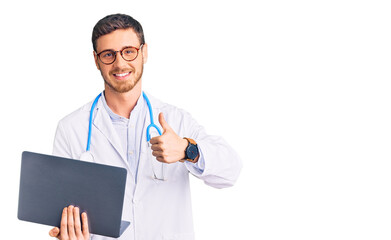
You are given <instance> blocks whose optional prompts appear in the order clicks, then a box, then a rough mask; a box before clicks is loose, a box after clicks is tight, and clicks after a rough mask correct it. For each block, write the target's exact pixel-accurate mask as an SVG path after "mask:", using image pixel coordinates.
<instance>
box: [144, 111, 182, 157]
mask: <svg viewBox="0 0 391 240" xmlns="http://www.w3.org/2000/svg"><path fill="white" fill-rule="evenodd" d="M159 123H160V125H161V126H162V128H163V133H162V135H161V136H157V137H153V138H151V140H150V141H149V142H150V143H151V144H152V146H151V148H152V155H153V156H155V157H156V160H158V161H159V162H164V163H174V162H177V161H179V160H183V159H184V158H185V150H186V147H187V145H188V142H187V140H186V139H183V138H181V137H179V136H178V135H177V134H176V133H175V132H174V130H173V129H172V128H171V127H170V125H168V123H167V122H166V120H165V119H164V116H163V113H160V114H159Z"/></svg>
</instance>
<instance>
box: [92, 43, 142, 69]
mask: <svg viewBox="0 0 391 240" xmlns="http://www.w3.org/2000/svg"><path fill="white" fill-rule="evenodd" d="M143 45H144V44H141V45H140V47H139V48H136V47H131V46H128V47H124V48H123V49H122V50H120V51H114V50H110V49H109V50H103V51H102V52H100V53H98V54H96V55H97V56H98V58H99V60H100V61H101V62H102V63H103V64H106V65H109V64H112V63H113V62H115V59H116V58H117V52H119V53H121V56H122V58H123V59H124V60H125V61H128V62H131V61H133V60H134V59H136V58H137V56H138V52H139V50H140V49H141V48H142V47H143Z"/></svg>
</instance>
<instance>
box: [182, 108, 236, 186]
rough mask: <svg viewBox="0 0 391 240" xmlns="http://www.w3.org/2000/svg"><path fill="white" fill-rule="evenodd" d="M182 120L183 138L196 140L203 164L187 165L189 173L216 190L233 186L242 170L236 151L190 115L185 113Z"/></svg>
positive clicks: (200, 160) (200, 161)
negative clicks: (208, 132)
mask: <svg viewBox="0 0 391 240" xmlns="http://www.w3.org/2000/svg"><path fill="white" fill-rule="evenodd" d="M181 118H182V121H181V122H182V126H181V128H182V130H183V131H181V132H182V135H183V136H182V137H189V138H192V139H194V140H195V141H196V142H197V145H198V149H199V152H200V158H199V160H198V161H199V163H201V164H199V165H195V164H193V163H189V162H186V163H185V164H186V167H187V169H188V170H189V172H190V173H192V174H193V175H194V176H196V177H197V178H199V179H201V180H203V181H204V182H205V184H207V185H209V186H212V187H215V188H225V187H231V186H233V185H234V184H235V182H236V180H237V179H238V177H239V174H240V171H241V168H242V161H241V159H240V157H239V156H238V154H237V153H236V152H235V150H234V149H233V148H232V147H231V146H229V145H228V143H227V142H226V141H225V140H224V139H223V138H222V137H219V136H212V135H208V134H207V133H206V132H205V129H204V128H203V127H202V126H200V125H199V124H198V123H197V122H196V121H195V120H194V119H193V118H192V117H191V115H190V114H189V113H186V112H184V113H183V115H182V117H181ZM200 170H201V171H200Z"/></svg>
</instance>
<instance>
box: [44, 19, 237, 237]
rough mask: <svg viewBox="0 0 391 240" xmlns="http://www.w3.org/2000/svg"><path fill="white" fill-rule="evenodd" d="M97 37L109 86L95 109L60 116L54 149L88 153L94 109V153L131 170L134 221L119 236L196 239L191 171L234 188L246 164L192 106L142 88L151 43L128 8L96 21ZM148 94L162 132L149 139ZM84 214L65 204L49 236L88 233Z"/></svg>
mask: <svg viewBox="0 0 391 240" xmlns="http://www.w3.org/2000/svg"><path fill="white" fill-rule="evenodd" d="M92 43H93V48H94V52H93V54H94V59H95V64H96V67H97V68H98V70H99V71H100V72H101V75H102V77H103V80H104V86H105V87H104V92H103V93H102V95H101V97H100V98H99V99H98V101H97V104H96V107H95V108H94V109H92V110H91V106H92V104H93V103H92V102H90V103H88V104H86V105H84V106H83V107H82V108H80V109H78V110H77V111H75V112H73V113H71V114H70V115H68V116H66V117H65V118H64V119H62V120H61V121H60V122H59V124H58V128H57V132H56V136H55V140H54V150H53V154H54V155H58V156H63V157H69V158H74V159H79V158H82V160H84V159H83V157H81V156H83V154H84V152H85V149H86V146H87V137H88V132H89V116H90V111H93V120H92V129H91V142H90V144H91V145H90V151H89V152H90V153H91V154H92V155H93V158H91V160H93V161H94V162H97V163H102V164H110V165H114V166H119V167H123V168H126V169H127V170H128V177H127V183H126V190H125V197H124V206H123V219H124V220H125V221H129V222H130V223H131V225H130V226H129V227H128V229H127V230H126V231H125V232H124V233H123V235H122V236H121V237H120V238H119V239H126V240H132V239H135V240H139V239H143V240H156V239H181V240H187V239H194V233H193V221H192V212H191V198H190V187H189V173H191V174H192V175H194V176H196V177H198V178H199V179H201V180H203V181H204V182H205V183H206V184H207V185H210V186H212V187H215V188H223V187H229V186H232V185H233V184H234V183H235V181H236V179H237V178H238V175H239V172H240V170H241V161H240V159H239V157H238V156H237V154H236V153H235V152H234V150H233V149H232V148H231V147H230V146H228V144H227V143H226V142H225V141H224V140H223V139H221V138H220V137H216V136H209V135H207V134H206V133H205V131H204V129H203V128H202V127H201V126H199V125H198V124H197V123H196V121H195V120H194V119H192V117H191V116H190V115H189V114H188V113H186V112H185V111H183V110H181V109H178V108H176V107H174V106H171V105H168V104H165V103H162V102H160V101H159V100H157V99H155V98H153V97H152V96H150V95H148V94H146V95H144V94H143V92H142V87H141V86H142V80H141V79H142V74H143V65H144V64H145V63H146V62H147V57H148V45H147V44H146V43H145V40H144V34H143V29H142V27H141V25H140V23H139V22H137V21H136V20H135V19H133V18H132V17H130V16H127V15H123V14H115V15H109V16H106V17H105V18H103V19H101V20H100V21H99V22H98V23H97V24H96V25H95V27H94V30H93V33H92ZM148 101H150V105H151V110H152V113H153V114H155V115H153V117H152V120H154V122H155V123H156V124H157V123H160V124H157V125H159V126H158V127H159V128H160V129H162V135H160V136H159V134H157V133H156V131H155V134H154V135H153V134H152V132H153V130H151V129H150V131H151V135H153V137H152V138H151V139H150V141H149V142H147V140H148V139H147V131H146V128H147V126H148V125H149V124H150V122H152V121H151V119H150V118H149V116H150V110H149V106H148ZM149 145H150V146H149ZM59 187H60V186H59ZM79 214H80V213H79V209H78V208H77V207H73V206H69V207H67V208H64V210H63V215H62V219H61V227H60V229H59V228H53V229H52V230H51V231H50V232H49V234H50V236H52V237H57V238H59V239H88V238H89V235H90V234H89V231H88V224H87V221H88V219H87V215H86V214H85V213H84V214H82V219H81V220H80V217H79V216H80V215H79ZM92 239H109V238H106V237H103V236H92Z"/></svg>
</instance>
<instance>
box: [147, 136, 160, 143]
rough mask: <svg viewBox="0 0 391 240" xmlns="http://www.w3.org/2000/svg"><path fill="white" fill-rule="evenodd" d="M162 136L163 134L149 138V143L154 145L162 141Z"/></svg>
mask: <svg viewBox="0 0 391 240" xmlns="http://www.w3.org/2000/svg"><path fill="white" fill-rule="evenodd" d="M160 138H161V136H157V137H153V138H151V140H149V143H150V144H152V145H153V144H158V143H160Z"/></svg>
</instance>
